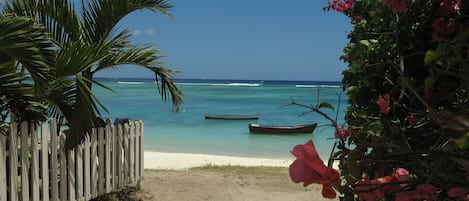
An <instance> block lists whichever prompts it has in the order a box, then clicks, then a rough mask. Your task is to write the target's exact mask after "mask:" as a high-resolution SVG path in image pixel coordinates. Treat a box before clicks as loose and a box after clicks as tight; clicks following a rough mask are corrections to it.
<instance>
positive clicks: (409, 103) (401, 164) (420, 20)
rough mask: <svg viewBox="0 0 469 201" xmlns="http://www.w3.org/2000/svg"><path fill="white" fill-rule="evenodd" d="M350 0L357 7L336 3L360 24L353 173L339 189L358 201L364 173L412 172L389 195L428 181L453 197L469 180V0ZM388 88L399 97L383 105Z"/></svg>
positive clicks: (352, 111)
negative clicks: (453, 193)
mask: <svg viewBox="0 0 469 201" xmlns="http://www.w3.org/2000/svg"><path fill="white" fill-rule="evenodd" d="M341 2H344V1H341ZM347 2H348V3H350V5H351V6H352V9H342V7H340V5H339V8H337V6H336V5H333V4H331V5H329V7H328V8H329V9H330V8H333V9H336V10H338V11H341V12H343V13H344V14H345V15H346V16H348V17H349V18H350V19H351V21H352V23H353V30H352V32H351V33H350V34H349V36H348V37H349V39H350V41H349V43H348V44H347V45H346V46H345V48H344V55H343V56H342V57H341V58H342V59H343V60H344V61H346V62H347V63H348V68H347V69H346V70H345V71H344V72H343V80H342V82H343V84H344V85H345V88H346V91H347V94H348V97H349V104H350V107H349V108H348V110H347V114H346V121H347V124H348V125H349V127H350V129H351V130H352V134H351V137H350V139H348V144H345V142H344V141H341V142H339V144H338V146H337V148H338V149H337V151H336V154H335V156H336V157H337V158H339V160H340V161H341V164H340V165H339V167H340V168H341V173H342V176H343V179H344V184H343V185H342V186H338V187H337V189H338V190H339V191H340V192H341V193H343V199H344V200H354V195H357V194H358V192H357V191H356V189H355V187H356V185H357V181H359V180H362V178H363V176H364V175H368V176H369V177H370V179H374V178H384V177H386V176H389V175H392V172H393V169H395V168H405V169H406V170H408V171H409V172H410V180H408V181H405V183H406V184H407V185H408V186H407V187H406V188H395V189H394V190H393V191H392V192H387V193H388V195H386V196H387V198H388V199H391V198H393V197H394V196H396V195H397V194H399V193H402V194H404V193H405V192H406V191H412V190H415V187H416V186H417V185H419V184H425V183H427V184H431V185H432V186H434V187H435V188H437V191H436V193H435V194H433V195H431V196H433V197H434V198H436V199H449V198H448V194H447V193H446V192H447V191H448V190H450V189H452V188H455V187H461V186H462V187H467V186H469V174H468V170H469V157H468V156H469V151H468V147H469V140H468V139H469V137H468V133H469V109H468V108H469V96H468V95H469V28H468V27H469V15H468V13H469V1H457V0H454V1H447V0H444V1H443V0H436V1H430V0H428V1H402V0H388V1H375V0H362V1H358V0H357V1H345V3H347ZM385 2H387V4H386V3H385ZM389 2H393V3H394V4H393V5H397V4H398V3H403V5H404V9H403V10H400V9H399V8H396V7H392V6H390V5H389ZM458 3H459V4H458ZM448 4H452V5H448ZM453 4H454V5H453ZM456 4H457V5H456ZM455 5H456V6H455ZM393 9H397V10H393ZM385 94H389V96H390V102H389V103H387V104H386V102H385V101H384V102H381V103H380V102H379V101H378V97H382V96H384V95H385ZM386 106H387V107H389V112H383V111H385V110H383V107H386ZM370 191H371V190H370ZM370 191H368V193H369V192H370ZM402 194H401V195H402Z"/></svg>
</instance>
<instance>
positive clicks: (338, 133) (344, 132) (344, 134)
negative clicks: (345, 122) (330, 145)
mask: <svg viewBox="0 0 469 201" xmlns="http://www.w3.org/2000/svg"><path fill="white" fill-rule="evenodd" d="M350 134H352V131H351V130H350V128H348V129H344V127H343V126H337V129H336V130H335V132H334V137H336V138H340V139H342V140H344V141H345V140H347V138H348V137H349V136H350Z"/></svg>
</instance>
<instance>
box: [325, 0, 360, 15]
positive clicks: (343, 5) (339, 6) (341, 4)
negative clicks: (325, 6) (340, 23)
mask: <svg viewBox="0 0 469 201" xmlns="http://www.w3.org/2000/svg"><path fill="white" fill-rule="evenodd" d="M355 1H356V0H328V3H329V5H330V6H331V8H332V9H334V10H335V11H337V12H345V11H352V10H353V3H355Z"/></svg>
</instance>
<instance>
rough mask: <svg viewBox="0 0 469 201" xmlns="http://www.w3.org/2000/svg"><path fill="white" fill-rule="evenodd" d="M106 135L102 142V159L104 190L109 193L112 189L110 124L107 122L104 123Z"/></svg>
mask: <svg viewBox="0 0 469 201" xmlns="http://www.w3.org/2000/svg"><path fill="white" fill-rule="evenodd" d="M105 129H106V132H105V133H106V136H104V137H105V142H104V155H105V156H104V161H105V167H106V169H105V170H104V173H105V177H103V178H105V180H106V181H105V187H106V188H105V192H106V193H109V192H111V191H112V187H111V159H110V157H111V135H112V134H111V133H112V132H111V125H109V124H107V125H106V128H105Z"/></svg>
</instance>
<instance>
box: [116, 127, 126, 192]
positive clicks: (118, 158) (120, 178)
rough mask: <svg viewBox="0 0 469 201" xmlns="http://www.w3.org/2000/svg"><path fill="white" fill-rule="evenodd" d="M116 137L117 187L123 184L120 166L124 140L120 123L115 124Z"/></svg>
mask: <svg viewBox="0 0 469 201" xmlns="http://www.w3.org/2000/svg"><path fill="white" fill-rule="evenodd" d="M117 134H118V136H117V139H118V143H117V154H116V155H117V157H116V162H117V178H118V179H119V181H118V185H117V188H122V187H123V186H124V178H123V177H124V176H123V175H122V173H123V171H122V170H123V167H122V162H123V157H124V155H123V150H122V148H123V146H122V145H123V143H124V140H123V139H122V138H123V136H124V135H123V128H122V125H121V124H119V125H117Z"/></svg>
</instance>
